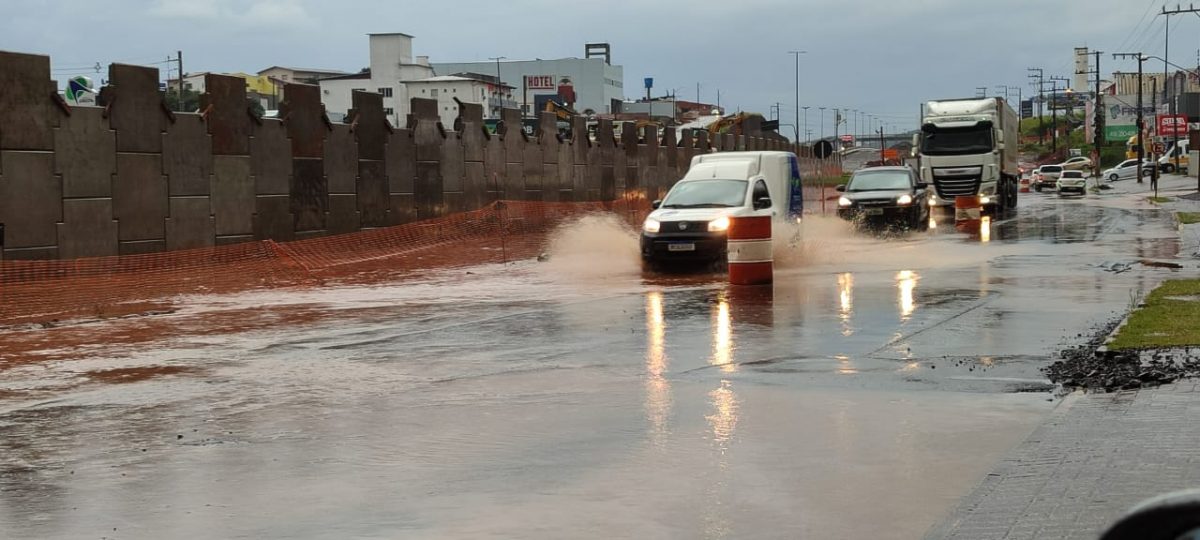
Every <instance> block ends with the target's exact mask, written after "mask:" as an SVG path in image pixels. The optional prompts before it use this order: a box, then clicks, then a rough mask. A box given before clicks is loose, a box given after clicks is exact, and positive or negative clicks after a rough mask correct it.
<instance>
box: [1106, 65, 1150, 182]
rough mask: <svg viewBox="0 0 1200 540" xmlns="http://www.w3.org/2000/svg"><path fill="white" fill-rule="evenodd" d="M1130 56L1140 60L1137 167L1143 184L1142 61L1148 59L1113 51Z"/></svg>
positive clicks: (1144, 150)
mask: <svg viewBox="0 0 1200 540" xmlns="http://www.w3.org/2000/svg"><path fill="white" fill-rule="evenodd" d="M1129 57H1134V58H1137V61H1138V78H1137V81H1138V82H1137V86H1138V95H1137V137H1138V145H1137V160H1138V169H1137V181H1138V183H1139V184H1141V183H1142V162H1143V161H1144V160H1145V159H1146V134H1145V133H1144V128H1145V123H1144V119H1143V117H1142V116H1143V115H1142V108H1143V107H1142V94H1143V93H1144V92H1145V89H1144V88H1142V62H1144V61H1145V60H1146V57H1145V56H1142V53H1113V58H1129Z"/></svg>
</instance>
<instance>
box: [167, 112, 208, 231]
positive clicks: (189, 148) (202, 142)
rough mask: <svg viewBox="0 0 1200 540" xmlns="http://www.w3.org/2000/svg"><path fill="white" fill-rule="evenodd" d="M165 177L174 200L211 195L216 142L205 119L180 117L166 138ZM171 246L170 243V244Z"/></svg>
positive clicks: (172, 125)
mask: <svg viewBox="0 0 1200 540" xmlns="http://www.w3.org/2000/svg"><path fill="white" fill-rule="evenodd" d="M162 146H163V156H162V160H163V173H165V174H166V175H167V185H168V189H169V192H170V194H171V196H172V197H181V196H191V195H208V194H209V193H210V191H209V190H210V189H211V184H212V181H211V178H210V177H211V176H212V162H213V158H212V138H211V137H210V136H209V135H208V126H206V125H205V123H204V119H202V118H200V116H199V115H195V114H180V115H177V116H176V117H175V123H174V124H171V125H170V126H169V127H168V128H167V132H166V134H164V135H163V145H162ZM167 244H168V245H170V242H167Z"/></svg>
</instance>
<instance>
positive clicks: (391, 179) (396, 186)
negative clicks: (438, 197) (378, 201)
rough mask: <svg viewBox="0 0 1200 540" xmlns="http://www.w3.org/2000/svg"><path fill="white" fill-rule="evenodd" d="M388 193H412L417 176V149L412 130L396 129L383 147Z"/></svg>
mask: <svg viewBox="0 0 1200 540" xmlns="http://www.w3.org/2000/svg"><path fill="white" fill-rule="evenodd" d="M385 151H386V157H385V159H384V161H385V162H386V163H387V177H388V193H391V194H397V193H410V194H411V193H412V192H413V183H414V181H415V179H416V177H417V160H416V157H417V150H416V146H415V141H414V140H413V135H412V132H411V131H409V130H407V129H398V130H396V132H395V133H392V135H391V136H390V137H388V142H387V147H386V148H385Z"/></svg>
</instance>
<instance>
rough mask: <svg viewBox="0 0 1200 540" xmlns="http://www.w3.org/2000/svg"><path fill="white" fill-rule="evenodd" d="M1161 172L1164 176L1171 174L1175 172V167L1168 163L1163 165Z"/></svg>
mask: <svg viewBox="0 0 1200 540" xmlns="http://www.w3.org/2000/svg"><path fill="white" fill-rule="evenodd" d="M1162 172H1164V173H1166V174H1171V173H1173V172H1175V166H1174V165H1172V164H1170V163H1168V164H1166V165H1163V168H1162Z"/></svg>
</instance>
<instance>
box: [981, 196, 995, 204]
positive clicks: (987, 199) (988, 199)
mask: <svg viewBox="0 0 1200 540" xmlns="http://www.w3.org/2000/svg"><path fill="white" fill-rule="evenodd" d="M979 204H992V198H991V197H980V198H979Z"/></svg>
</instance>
